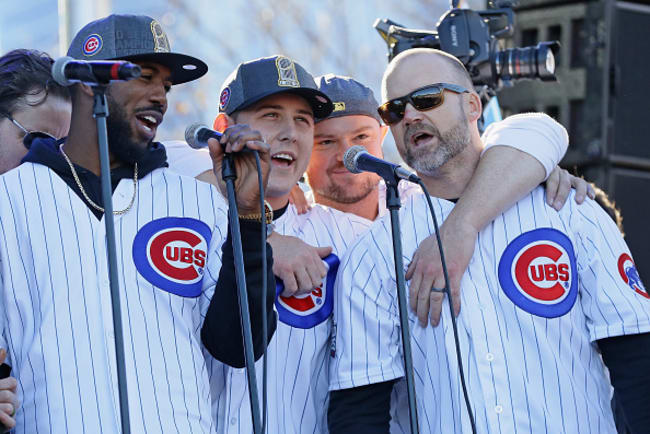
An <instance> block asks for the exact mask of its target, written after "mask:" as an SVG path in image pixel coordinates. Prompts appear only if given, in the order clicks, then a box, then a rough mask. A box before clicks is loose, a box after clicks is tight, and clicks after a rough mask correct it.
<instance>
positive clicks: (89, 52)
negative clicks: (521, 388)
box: [82, 33, 104, 57]
mask: <svg viewBox="0 0 650 434" xmlns="http://www.w3.org/2000/svg"><path fill="white" fill-rule="evenodd" d="M102 45H104V41H103V40H102V37H101V36H99V35H98V34H96V33H93V34H92V35H90V36H88V37H87V38H86V40H85V41H84V44H83V47H82V50H83V53H84V56H88V57H90V56H94V55H95V54H97V53H98V52H99V50H101V49H102Z"/></svg>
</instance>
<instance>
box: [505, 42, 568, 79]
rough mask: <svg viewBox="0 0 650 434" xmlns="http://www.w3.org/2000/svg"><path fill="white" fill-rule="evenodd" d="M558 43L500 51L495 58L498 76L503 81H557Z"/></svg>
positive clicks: (541, 43)
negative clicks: (555, 52)
mask: <svg viewBox="0 0 650 434" xmlns="http://www.w3.org/2000/svg"><path fill="white" fill-rule="evenodd" d="M559 46H560V44H559V43H558V42H540V43H539V44H537V46H530V47H523V48H509V49H507V50H503V51H499V52H497V53H496V56H495V58H494V68H495V72H496V76H497V77H499V78H500V79H502V80H517V79H520V78H539V79H540V80H542V81H555V80H557V78H556V77H555V55H554V54H553V52H554V50H556V49H557V48H559Z"/></svg>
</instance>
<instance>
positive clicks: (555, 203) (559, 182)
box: [545, 166, 596, 211]
mask: <svg viewBox="0 0 650 434" xmlns="http://www.w3.org/2000/svg"><path fill="white" fill-rule="evenodd" d="M545 188H546V203H547V204H549V205H550V206H552V207H553V208H555V209H556V210H557V211H559V210H561V209H562V207H563V206H564V203H565V202H566V200H567V198H568V197H569V193H571V189H572V188H574V189H575V190H576V196H575V201H576V203H577V204H578V205H580V204H581V203H582V202H584V201H585V197H586V196H589V197H590V198H591V199H593V198H595V197H596V192H595V191H594V189H593V187H592V186H591V185H590V184H589V183H588V182H587V181H585V180H584V179H582V178H578V177H577V176H573V175H571V174H570V173H569V172H567V171H566V170H565V169H561V168H560V167H559V166H555V169H553V171H552V172H551V174H550V175H549V176H548V179H547V180H546V186H545Z"/></svg>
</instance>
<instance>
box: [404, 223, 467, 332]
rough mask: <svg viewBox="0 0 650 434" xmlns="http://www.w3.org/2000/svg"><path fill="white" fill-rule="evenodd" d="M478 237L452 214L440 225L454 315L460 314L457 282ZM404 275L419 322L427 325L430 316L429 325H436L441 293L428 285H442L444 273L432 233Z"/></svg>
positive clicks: (410, 302)
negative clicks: (408, 282)
mask: <svg viewBox="0 0 650 434" xmlns="http://www.w3.org/2000/svg"><path fill="white" fill-rule="evenodd" d="M477 237H478V230H477V229H475V228H474V227H472V226H471V225H470V224H468V223H465V222H460V221H458V219H455V218H454V217H452V216H451V215H450V217H449V218H447V220H445V222H444V223H443V224H442V226H440V238H441V240H442V245H443V248H444V253H445V261H446V262H447V273H448V274H449V288H450V290H451V297H452V303H453V307H454V314H455V315H458V314H459V313H460V281H461V278H462V277H463V273H465V270H466V269H467V266H468V265H469V261H470V260H471V259H472V255H473V254H474V246H475V244H476V238H477ZM405 277H406V280H410V281H411V285H410V286H409V306H410V307H411V310H413V312H414V313H416V314H417V316H418V319H419V320H420V325H421V326H422V327H426V325H427V320H428V319H429V318H430V320H431V325H433V326H434V327H435V326H437V325H438V324H439V323H440V313H441V310H442V300H443V298H444V294H443V293H441V292H436V291H432V290H431V288H439V289H442V288H444V286H445V276H444V274H443V271H442V262H441V260H440V251H439V250H438V242H437V240H436V236H435V234H433V235H430V236H429V237H427V238H425V239H424V241H422V242H421V243H420V245H419V246H418V248H417V250H416V251H415V254H414V255H413V260H412V261H411V263H410V264H409V266H408V269H407V270H406V275H405Z"/></svg>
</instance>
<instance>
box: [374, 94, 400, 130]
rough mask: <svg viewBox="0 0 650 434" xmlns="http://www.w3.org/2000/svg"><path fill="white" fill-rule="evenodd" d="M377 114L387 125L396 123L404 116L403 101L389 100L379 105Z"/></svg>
mask: <svg viewBox="0 0 650 434" xmlns="http://www.w3.org/2000/svg"><path fill="white" fill-rule="evenodd" d="M378 111H379V116H381V118H382V119H383V120H384V122H386V124H387V125H393V124H396V123H398V122H399V121H401V120H402V118H403V117H404V103H403V102H402V101H401V100H399V99H398V100H391V101H388V102H387V103H385V104H382V105H381V106H379V109H378Z"/></svg>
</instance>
